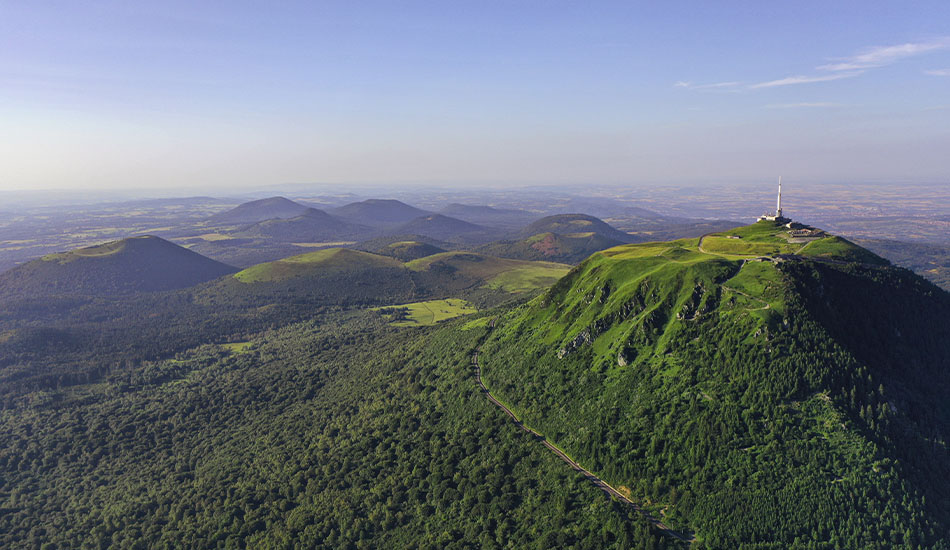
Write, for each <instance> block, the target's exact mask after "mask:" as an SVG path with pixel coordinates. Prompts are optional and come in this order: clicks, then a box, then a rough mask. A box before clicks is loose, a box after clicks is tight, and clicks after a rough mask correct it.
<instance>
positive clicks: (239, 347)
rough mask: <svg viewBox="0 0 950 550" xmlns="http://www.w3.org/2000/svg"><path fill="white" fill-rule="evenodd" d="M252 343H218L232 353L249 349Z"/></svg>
mask: <svg viewBox="0 0 950 550" xmlns="http://www.w3.org/2000/svg"><path fill="white" fill-rule="evenodd" d="M252 345H254V342H228V343H227V344H220V346H221V347H222V348H224V349H226V350H228V351H229V352H230V353H233V354H238V353H244V352H245V351H247V350H248V349H250V347H251V346H252Z"/></svg>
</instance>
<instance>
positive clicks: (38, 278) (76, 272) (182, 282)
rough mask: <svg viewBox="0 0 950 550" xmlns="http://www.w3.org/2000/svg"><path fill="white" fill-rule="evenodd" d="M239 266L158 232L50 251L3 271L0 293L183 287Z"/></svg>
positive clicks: (21, 294)
mask: <svg viewBox="0 0 950 550" xmlns="http://www.w3.org/2000/svg"><path fill="white" fill-rule="evenodd" d="M234 271H236V270H235V269H234V268H232V267H231V266H229V265H225V264H222V263H220V262H216V261H214V260H212V259H210V258H206V257H204V256H202V255H200V254H197V253H195V252H192V251H190V250H187V249H185V248H182V247H180V246H178V245H176V244H174V243H171V242H168V241H166V240H164V239H161V238H159V237H153V236H143V237H133V238H129V239H123V240H121V241H113V242H109V243H105V244H101V245H98V246H91V247H88V248H79V249H76V250H71V251H69V252H61V253H57V254H49V255H46V256H43V257H42V258H40V259H38V260H33V261H31V262H27V263H25V264H23V265H21V266H17V267H15V268H13V269H11V270H9V271H6V272H4V273H2V274H0V295H6V296H8V297H11V298H12V297H15V298H24V297H29V296H46V295H61V294H69V295H110V294H127V293H131V292H145V291H158V290H171V289H176V288H184V287H188V286H192V285H196V284H198V283H202V282H205V281H208V280H211V279H214V278H217V277H221V276H223V275H226V274H228V273H233V272H234Z"/></svg>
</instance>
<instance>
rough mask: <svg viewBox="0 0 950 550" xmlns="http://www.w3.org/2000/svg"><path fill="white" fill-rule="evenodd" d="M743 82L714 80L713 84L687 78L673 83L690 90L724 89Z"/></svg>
mask: <svg viewBox="0 0 950 550" xmlns="http://www.w3.org/2000/svg"><path fill="white" fill-rule="evenodd" d="M741 84H742V83H741V82H713V83H712V84H693V83H692V82H689V81H686V80H680V81H678V82H676V83H675V84H673V87H675V88H686V89H688V90H724V89H728V88H736V87H738V86H739V85H741Z"/></svg>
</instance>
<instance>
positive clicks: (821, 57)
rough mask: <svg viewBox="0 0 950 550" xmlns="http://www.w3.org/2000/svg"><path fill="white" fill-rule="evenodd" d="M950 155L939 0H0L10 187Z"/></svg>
mask: <svg viewBox="0 0 950 550" xmlns="http://www.w3.org/2000/svg"><path fill="white" fill-rule="evenodd" d="M779 4H781V5H779ZM948 152H950V2H946V1H945V0H940V1H936V2H927V1H919V2H917V1H915V2H910V1H901V2H896V1H895V2H881V1H876V0H862V1H855V2H845V1H841V2H835V1H832V2H829V1H827V0H825V1H822V2H809V1H798V2H782V3H777V2H761V1H720V2H709V1H697V2H691V1H676V0H671V1H669V2H633V1H624V2H599V1H594V0H592V1H585V2H578V1H571V2H561V1H556V0H544V1H541V0H538V1H518V0H504V1H495V0H478V1H454V0H443V1H436V0H431V1H425V2H412V1H401V0H388V1H383V2H372V1H352V0H351V1H345V2H331V1H322V2H321V1H311V2H285V1H280V0H270V1H267V2H263V1H261V2H246V1H240V0H237V1H222V2H215V1H202V2H194V1H187V2H178V1H162V2H149V1H139V2H125V1H121V2H98V1H95V0H84V1H73V2H50V1H44V0H29V1H27V0H0V190H14V189H16V190H33V189H70V190H83V189H93V188H107V189H108V188H121V189H126V190H128V189H134V188H163V187H166V188H171V187H174V188H193V189H196V190H198V189H201V190H205V189H246V188H249V187H254V186H266V185H275V184H284V183H301V182H319V183H329V184H338V185H339V186H340V187H341V189H342V188H346V187H347V186H350V185H356V184H365V183H373V184H378V183H394V184H439V185H449V186H452V185H456V186H465V185H486V186H506V185H533V184H564V185H572V186H583V185H591V184H598V185H603V184H618V185H628V184H629V185H649V184H654V183H664V184H667V183H690V184H697V183H703V182H716V183H722V182H746V181H753V182H754V181H769V182H772V181H774V179H775V177H776V176H778V175H783V176H784V177H785V178H786V180H788V181H808V182H823V181H827V182H862V181H873V182H893V183H895V184H897V183H901V182H917V181H924V182H942V181H947V182H948V183H950V154H948Z"/></svg>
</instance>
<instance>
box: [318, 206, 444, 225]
mask: <svg viewBox="0 0 950 550" xmlns="http://www.w3.org/2000/svg"><path fill="white" fill-rule="evenodd" d="M329 212H330V214H332V215H334V216H338V217H340V218H343V219H345V220H348V221H351V222H355V223H361V224H365V225H370V226H374V227H380V226H395V225H399V224H403V223H406V222H408V221H410V220H412V219H414V218H418V217H420V216H426V215H428V214H430V212H427V211H425V210H421V209H419V208H416V207H415V206H409V205H408V204H406V203H404V202H400V201H397V200H394V199H368V200H365V201H360V202H354V203H350V204H347V205H345V206H340V207H339V208H334V209H332V210H330V211H329Z"/></svg>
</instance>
